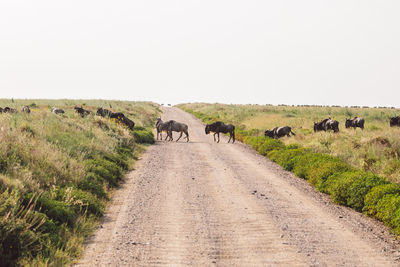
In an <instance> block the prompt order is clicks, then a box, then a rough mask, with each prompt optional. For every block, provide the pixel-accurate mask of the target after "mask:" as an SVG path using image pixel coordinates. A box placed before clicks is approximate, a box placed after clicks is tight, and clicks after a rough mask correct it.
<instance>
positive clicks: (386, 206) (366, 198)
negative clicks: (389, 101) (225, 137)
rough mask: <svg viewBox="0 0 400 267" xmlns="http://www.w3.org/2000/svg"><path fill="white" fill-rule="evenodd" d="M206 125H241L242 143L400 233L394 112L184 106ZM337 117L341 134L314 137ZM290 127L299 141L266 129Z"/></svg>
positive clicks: (398, 132) (399, 134)
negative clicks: (318, 125) (350, 123)
mask: <svg viewBox="0 0 400 267" xmlns="http://www.w3.org/2000/svg"><path fill="white" fill-rule="evenodd" d="M179 108H181V109H183V110H185V111H187V112H189V113H192V114H193V115H194V116H196V117H198V118H199V119H201V120H202V121H203V122H205V123H212V122H215V121H223V122H225V123H232V124H234V125H235V126H236V138H237V139H238V140H241V141H243V142H245V143H247V144H249V145H251V146H252V147H253V148H254V149H255V150H257V151H258V152H259V153H260V154H262V155H264V156H267V157H268V158H270V159H271V160H272V161H274V162H276V163H278V164H279V165H281V166H282V167H283V168H284V169H285V170H288V171H291V172H293V173H294V174H295V175H297V176H298V177H300V178H303V179H306V180H307V181H309V182H310V183H311V184H312V185H314V186H315V187H316V189H317V190H319V191H321V192H323V193H327V194H329V195H330V197H331V200H332V201H333V202H335V203H338V204H341V205H345V206H348V207H351V208H353V209H355V210H357V211H359V212H363V213H364V214H366V215H368V216H371V217H374V218H376V219H378V220H380V221H382V222H383V223H384V224H385V225H387V226H388V227H389V228H391V229H392V231H393V232H394V233H395V234H397V235H399V234H400V186H399V182H400V159H399V154H400V128H399V127H390V124H389V118H390V117H394V116H398V115H400V110H398V109H394V108H360V107H315V106H296V107H294V106H284V105H281V106H272V105H224V104H204V103H193V104H182V105H179ZM355 116H358V117H363V118H364V119H365V129H364V130H361V129H359V128H357V129H353V128H348V129H346V128H345V120H346V118H353V117H355ZM328 117H331V118H332V119H335V120H337V121H339V123H340V124H339V129H340V132H339V133H333V132H323V131H322V132H317V133H314V130H313V126H314V122H319V121H321V120H323V119H325V118H328ZM277 126H290V127H292V131H293V132H295V134H296V135H295V136H292V137H283V138H281V139H279V140H277V139H272V138H269V137H265V136H264V131H265V130H266V129H273V128H275V127H277Z"/></svg>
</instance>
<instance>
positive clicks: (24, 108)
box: [22, 106, 31, 113]
mask: <svg viewBox="0 0 400 267" xmlns="http://www.w3.org/2000/svg"><path fill="white" fill-rule="evenodd" d="M22 112H25V113H31V109H30V108H29V107H28V106H23V107H22Z"/></svg>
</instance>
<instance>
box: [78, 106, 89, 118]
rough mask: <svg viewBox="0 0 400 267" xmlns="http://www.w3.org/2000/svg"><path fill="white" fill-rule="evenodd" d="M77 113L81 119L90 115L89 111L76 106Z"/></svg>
mask: <svg viewBox="0 0 400 267" xmlns="http://www.w3.org/2000/svg"><path fill="white" fill-rule="evenodd" d="M74 109H75V112H77V113H78V114H79V115H81V117H85V116H86V115H89V114H90V111H89V110H86V109H83V108H82V107H78V106H75V107H74Z"/></svg>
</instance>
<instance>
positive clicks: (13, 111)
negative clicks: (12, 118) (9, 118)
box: [3, 107, 17, 113]
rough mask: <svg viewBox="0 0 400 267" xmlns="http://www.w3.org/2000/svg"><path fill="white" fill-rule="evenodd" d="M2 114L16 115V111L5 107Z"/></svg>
mask: <svg viewBox="0 0 400 267" xmlns="http://www.w3.org/2000/svg"><path fill="white" fill-rule="evenodd" d="M3 112H4V113H17V110H16V109H13V108H10V107H5V108H4V109H3Z"/></svg>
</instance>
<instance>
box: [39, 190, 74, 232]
mask: <svg viewBox="0 0 400 267" xmlns="http://www.w3.org/2000/svg"><path fill="white" fill-rule="evenodd" d="M37 205H38V206H39V207H41V211H42V212H43V213H45V214H46V215H47V216H48V217H49V218H51V219H53V220H55V221H56V222H58V223H59V224H63V223H67V224H68V225H70V226H71V225H73V223H74V222H75V219H76V217H77V213H76V212H75V211H74V210H73V209H72V208H71V207H70V206H69V205H68V204H67V203H65V202H63V201H59V200H55V199H52V198H51V197H50V195H49V194H44V195H42V196H41V197H39V199H38V201H37Z"/></svg>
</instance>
